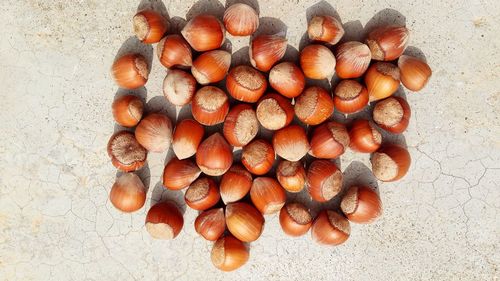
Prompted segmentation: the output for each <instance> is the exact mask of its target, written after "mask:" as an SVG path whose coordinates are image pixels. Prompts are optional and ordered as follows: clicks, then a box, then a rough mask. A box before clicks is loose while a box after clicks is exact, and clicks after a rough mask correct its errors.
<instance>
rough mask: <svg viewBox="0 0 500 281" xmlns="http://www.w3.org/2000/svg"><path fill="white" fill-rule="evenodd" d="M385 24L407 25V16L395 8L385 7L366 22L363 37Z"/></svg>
mask: <svg viewBox="0 0 500 281" xmlns="http://www.w3.org/2000/svg"><path fill="white" fill-rule="evenodd" d="M384 25H399V26H406V17H405V16H404V15H403V14H401V13H400V12H399V11H396V10H394V9H390V8H387V9H383V10H381V11H379V12H377V13H376V14H375V15H374V16H373V17H372V18H371V19H370V20H369V21H368V22H367V23H366V24H365V28H364V30H363V32H364V33H363V37H362V38H366V36H367V35H368V33H370V32H371V31H372V30H373V29H375V28H377V27H379V26H384Z"/></svg>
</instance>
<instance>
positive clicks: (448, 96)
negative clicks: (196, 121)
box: [0, 0, 500, 280]
mask: <svg viewBox="0 0 500 281" xmlns="http://www.w3.org/2000/svg"><path fill="white" fill-rule="evenodd" d="M0 2H1V3H0V15H1V16H0V26H2V27H3V28H1V29H0V34H1V38H2V39H1V40H0V58H1V60H0V83H1V85H2V87H1V88H2V89H1V90H0V97H1V105H0V107H1V109H2V110H0V120H1V124H2V125H1V130H0V131H1V133H0V155H1V158H2V159H3V161H1V162H0V175H1V176H0V280H157V279H161V280H221V279H226V278H227V279H230V280H240V278H242V279H243V280H248V279H251V280H498V277H499V275H500V273H499V264H500V250H499V249H498V247H499V244H500V233H499V228H500V226H499V212H498V211H499V208H500V195H499V186H500V142H499V137H500V129H499V127H500V121H499V112H500V91H499V90H498V89H499V88H500V82H499V81H500V77H499V73H500V60H499V50H500V48H499V46H500V39H499V38H500V30H499V26H500V22H499V15H500V9H499V6H498V2H497V1H495V0H444V1H434V0H420V1H402V0H401V1H390V0H380V1H368V0H366V1H362V0H361V1H360V0H358V1H352V0H341V1H329V2H330V4H328V3H327V2H321V3H318V2H317V1H298V0H294V1H284V0H282V1H260V3H259V4H260V15H261V17H263V18H262V26H263V29H262V31H263V32H270V33H271V32H280V31H285V30H286V33H287V37H288V39H289V44H290V45H291V47H290V48H289V50H288V52H287V58H288V59H293V58H294V57H295V55H296V54H297V49H299V48H300V47H301V46H302V45H303V44H304V40H301V39H302V38H303V34H304V31H305V29H306V23H307V17H308V16H311V15H312V14H315V13H318V12H321V13H338V16H339V17H340V18H341V19H342V21H343V22H344V23H345V24H346V30H347V32H348V33H349V34H348V38H350V39H356V38H358V39H361V38H362V37H363V34H364V28H365V27H368V28H370V27H373V26H374V25H377V24H380V23H386V22H387V23H399V24H406V25H407V26H408V28H409V29H410V30H411V32H412V33H411V39H410V40H411V41H410V45H411V46H414V47H416V48H411V49H410V50H409V51H410V52H411V53H413V54H420V55H421V54H425V56H426V58H427V60H428V61H429V63H430V65H431V67H432V68H433V70H434V76H433V78H432V80H431V81H430V84H429V85H428V87H427V88H426V89H424V90H423V91H422V92H420V93H418V94H417V93H407V98H408V100H409V102H410V104H411V105H412V110H413V116H412V119H411V122H410V126H409V128H408V131H407V132H406V133H405V136H404V137H405V139H403V138H399V139H396V140H395V141H398V142H406V144H407V145H408V148H409V150H410V153H411V155H412V158H413V165H412V167H411V170H410V173H409V175H408V176H407V177H406V178H404V179H403V180H402V181H400V182H397V183H393V184H380V185H379V188H380V193H381V197H382V200H383V203H384V216H383V217H382V218H381V219H380V220H378V221H377V222H376V223H374V224H372V225H353V226H352V236H351V238H350V239H349V240H348V242H347V243H346V244H344V245H342V246H339V247H334V248H329V247H320V246H317V245H316V244H314V243H313V242H312V241H311V239H310V236H305V237H302V238H299V239H291V238H287V237H285V236H284V235H283V234H282V232H281V230H280V228H279V225H278V222H277V218H276V216H269V217H267V218H266V220H267V224H266V227H265V230H264V233H263V235H262V237H261V239H260V240H258V241H257V242H255V243H252V245H251V258H250V261H249V262H248V264H247V265H246V266H245V267H243V268H241V269H240V270H238V271H236V272H233V273H226V274H223V273H221V272H219V271H217V270H216V269H215V268H214V267H213V266H212V265H211V262H210V257H209V255H210V254H209V252H210V249H211V243H208V242H206V241H204V240H203V239H201V238H200V237H198V236H197V235H195V231H194V229H193V226H192V225H193V220H194V218H195V215H196V213H195V212H194V211H192V210H186V212H185V228H184V229H183V231H182V232H181V234H180V235H179V237H178V238H177V239H175V240H174V241H167V242H165V241H154V240H152V239H151V238H150V237H149V235H148V234H147V232H146V231H145V229H144V227H143V220H144V216H145V211H146V210H147V208H149V206H150V204H151V203H153V202H155V201H157V200H159V199H160V198H163V199H165V198H170V199H174V200H177V201H178V202H180V200H182V194H181V193H172V192H170V193H169V192H163V191H162V187H161V182H160V176H161V172H162V168H163V165H164V161H165V158H166V155H165V154H156V155H153V154H151V157H150V161H149V172H148V171H147V170H145V171H143V172H142V174H141V175H142V176H143V177H144V178H146V179H147V181H148V182H149V187H150V188H149V193H148V200H147V203H146V206H145V208H143V209H142V210H141V211H139V212H138V213H136V214H132V215H129V214H121V213H119V212H118V211H116V210H115V209H114V208H113V207H112V206H111V204H110V203H109V201H108V199H107V196H108V192H109V189H110V187H111V185H112V183H113V182H114V179H115V173H116V172H115V169H114V168H113V167H112V165H111V164H110V163H109V160H108V157H107V155H106V152H105V146H106V143H107V141H108V138H109V136H110V135H111V134H112V132H113V130H114V129H116V128H115V127H114V123H113V120H112V116H111V111H110V106H111V103H112V101H113V97H114V95H115V94H116V93H117V92H118V89H117V86H116V85H115V84H114V82H113V81H112V79H111V77H110V75H109V68H110V66H111V64H112V62H113V60H114V58H115V55H116V54H117V53H119V52H125V51H127V50H131V49H134V48H136V47H137V42H136V41H135V40H134V39H133V38H132V39H131V23H130V19H131V18H132V16H133V15H134V13H135V11H136V9H137V8H138V3H137V1H122V0H109V1H101V0H78V1H77V0H72V1H62V0H59V1H57V0H45V1H37V0H2V1H0ZM152 2H153V3H150V1H143V3H141V7H143V6H148V5H154V6H157V7H160V8H161V7H162V5H161V4H160V3H161V2H160V3H154V1H152ZM164 5H165V6H164V7H166V10H167V11H168V14H169V16H170V18H173V21H174V22H175V23H176V24H180V23H181V20H180V18H186V17H187V18H190V17H192V16H193V15H195V14H198V13H200V12H202V11H205V10H208V11H210V12H212V13H215V14H217V15H221V14H222V13H223V8H224V5H225V3H219V2H217V1H205V0H202V1H199V2H196V3H195V1H181V0H175V1H164ZM335 11H336V12H335ZM272 17H274V18H272ZM275 18H277V19H275ZM228 39H229V40H230V41H231V44H226V46H225V47H226V48H229V49H232V51H233V52H234V53H237V54H238V55H237V58H236V59H235V61H237V62H242V61H245V58H246V56H245V54H246V51H247V50H246V49H243V50H241V49H242V48H243V47H244V46H245V45H246V44H247V43H248V38H244V39H239V40H236V39H234V38H231V37H228ZM417 48H418V49H417ZM141 49H142V51H144V52H146V53H148V54H149V56H152V49H151V48H150V47H145V48H144V47H142V48H141ZM153 71H154V74H153V75H152V76H151V77H150V81H149V82H148V84H147V85H146V86H147V91H146V90H145V89H141V90H140V91H137V93H138V94H141V95H142V96H144V97H146V96H147V100H148V101H149V102H148V110H150V111H156V110H166V111H167V113H168V114H169V115H170V116H173V117H174V116H175V112H176V109H175V108H172V107H169V106H168V105H167V104H166V103H165V102H164V99H163V97H162V93H161V82H162V80H163V77H164V76H165V70H164V69H163V68H162V67H160V66H159V64H158V63H157V60H156V57H154V59H153ZM400 94H401V95H404V93H403V92H401V93H400ZM167 157H168V156H167ZM367 160H368V156H366V155H364V156H359V155H353V154H351V153H348V154H347V155H346V157H344V158H343V160H342V162H341V164H342V170H347V175H346V177H347V181H348V182H349V181H350V182H353V181H366V182H371V183H372V184H376V183H375V181H373V178H371V177H370V175H369V173H367V169H368V168H369V162H368V161H367ZM352 161H354V162H352ZM351 162H352V163H351ZM363 163H365V164H366V165H367V166H368V167H367V166H364V164H363ZM356 178H357V179H356ZM330 205H334V204H330ZM322 207H327V206H322Z"/></svg>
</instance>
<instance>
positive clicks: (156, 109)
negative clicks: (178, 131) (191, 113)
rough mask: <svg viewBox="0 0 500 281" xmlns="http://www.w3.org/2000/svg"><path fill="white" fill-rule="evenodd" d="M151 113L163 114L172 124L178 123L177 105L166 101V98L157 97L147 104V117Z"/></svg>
mask: <svg viewBox="0 0 500 281" xmlns="http://www.w3.org/2000/svg"><path fill="white" fill-rule="evenodd" d="M151 113H162V114H165V115H167V116H168V118H170V120H171V121H172V124H175V123H176V119H177V118H176V117H177V110H176V107H175V105H173V104H171V103H170V102H168V101H167V100H166V98H165V97H164V96H156V97H153V98H152V99H150V100H149V101H148V102H147V103H146V107H145V115H147V114H151Z"/></svg>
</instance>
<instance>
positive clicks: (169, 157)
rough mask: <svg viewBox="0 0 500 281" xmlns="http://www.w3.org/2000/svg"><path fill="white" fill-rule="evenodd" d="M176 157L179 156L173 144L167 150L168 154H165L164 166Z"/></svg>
mask: <svg viewBox="0 0 500 281" xmlns="http://www.w3.org/2000/svg"><path fill="white" fill-rule="evenodd" d="M175 157H177V156H176V155H175V152H174V150H173V148H172V146H170V147H169V148H168V150H167V154H166V155H165V159H164V160H163V166H164V167H165V166H166V165H167V164H168V162H170V160H172V159H173V158H175ZM162 173H163V171H162Z"/></svg>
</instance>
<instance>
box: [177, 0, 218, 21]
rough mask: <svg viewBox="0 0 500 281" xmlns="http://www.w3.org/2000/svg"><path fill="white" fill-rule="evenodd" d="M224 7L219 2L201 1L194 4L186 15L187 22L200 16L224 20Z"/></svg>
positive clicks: (212, 0) (214, 0) (213, 0)
mask: <svg viewBox="0 0 500 281" xmlns="http://www.w3.org/2000/svg"><path fill="white" fill-rule="evenodd" d="M224 10H225V9H224V5H222V4H221V2H219V1H217V0H200V1H197V2H196V3H194V5H193V6H191V8H190V9H189V11H188V12H187V14H186V20H187V21H189V20H191V19H192V18H194V17H195V16H197V15H200V14H210V15H213V16H215V17H217V18H218V19H219V20H222V18H223V17H224Z"/></svg>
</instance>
